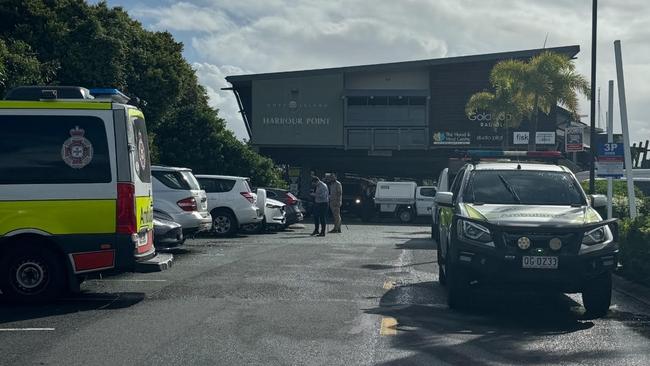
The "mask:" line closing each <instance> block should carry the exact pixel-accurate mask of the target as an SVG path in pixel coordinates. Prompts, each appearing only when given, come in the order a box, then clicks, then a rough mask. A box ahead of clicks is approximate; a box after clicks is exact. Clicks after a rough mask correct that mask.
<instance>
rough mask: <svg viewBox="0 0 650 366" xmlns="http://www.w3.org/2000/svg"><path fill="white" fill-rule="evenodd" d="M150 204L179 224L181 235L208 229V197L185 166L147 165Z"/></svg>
mask: <svg viewBox="0 0 650 366" xmlns="http://www.w3.org/2000/svg"><path fill="white" fill-rule="evenodd" d="M151 176H152V177H153V179H152V183H153V197H154V199H153V207H154V211H159V212H161V213H164V214H166V215H167V216H169V217H170V219H171V221H174V222H176V223H178V224H180V225H181V227H182V228H183V236H184V237H187V236H192V235H194V234H196V233H198V232H201V231H207V230H210V229H211V228H212V217H211V216H210V212H208V198H207V195H206V193H205V191H204V190H202V189H201V187H200V186H199V182H198V181H197V180H196V178H195V177H194V175H193V174H192V170H191V169H188V168H176V167H168V166H157V165H154V166H152V167H151Z"/></svg>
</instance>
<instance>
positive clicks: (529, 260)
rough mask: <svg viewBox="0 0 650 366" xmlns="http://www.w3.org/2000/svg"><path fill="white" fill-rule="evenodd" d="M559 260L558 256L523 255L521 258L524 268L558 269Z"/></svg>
mask: <svg viewBox="0 0 650 366" xmlns="http://www.w3.org/2000/svg"><path fill="white" fill-rule="evenodd" d="M557 262H558V259H557V257H545V256H523V257H522V258H521V266H522V267H523V268H543V269H557Z"/></svg>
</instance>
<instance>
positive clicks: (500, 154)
mask: <svg viewBox="0 0 650 366" xmlns="http://www.w3.org/2000/svg"><path fill="white" fill-rule="evenodd" d="M466 154H467V156H469V157H471V158H475V159H480V158H529V159H535V158H537V159H559V158H561V157H562V153H561V152H559V151H504V150H467V151H466Z"/></svg>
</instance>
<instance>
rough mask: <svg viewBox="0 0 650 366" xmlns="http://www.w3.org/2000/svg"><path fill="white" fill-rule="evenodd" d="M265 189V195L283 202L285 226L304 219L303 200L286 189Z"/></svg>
mask: <svg viewBox="0 0 650 366" xmlns="http://www.w3.org/2000/svg"><path fill="white" fill-rule="evenodd" d="M264 189H265V190H266V197H267V198H271V199H274V200H278V201H280V202H282V203H284V204H285V205H286V206H285V212H286V214H287V222H286V224H285V226H289V225H293V224H297V223H299V222H301V221H303V220H304V219H305V208H304V206H303V201H302V200H300V199H298V198H296V196H294V195H293V194H292V193H291V192H289V191H287V190H286V189H280V188H264Z"/></svg>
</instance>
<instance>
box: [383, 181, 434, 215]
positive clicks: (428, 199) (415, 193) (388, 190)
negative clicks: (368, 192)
mask: <svg viewBox="0 0 650 366" xmlns="http://www.w3.org/2000/svg"><path fill="white" fill-rule="evenodd" d="M435 195H436V187H433V186H421V187H418V186H417V184H415V182H378V183H377V189H376V192H375V204H377V205H378V206H379V213H380V214H384V215H385V214H393V215H396V216H397V218H399V220H400V221H401V222H403V223H408V222H411V221H413V219H414V218H415V217H416V216H430V215H431V206H432V205H433V198H434V197H435Z"/></svg>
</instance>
